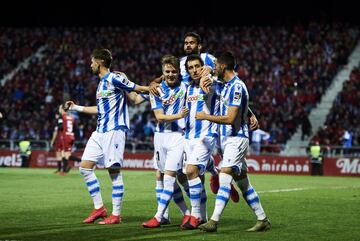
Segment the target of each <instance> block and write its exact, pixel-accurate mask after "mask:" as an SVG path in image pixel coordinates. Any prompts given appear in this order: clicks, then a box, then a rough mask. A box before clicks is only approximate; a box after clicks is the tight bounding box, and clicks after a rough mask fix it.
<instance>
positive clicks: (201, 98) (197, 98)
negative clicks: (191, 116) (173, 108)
mask: <svg viewBox="0 0 360 241" xmlns="http://www.w3.org/2000/svg"><path fill="white" fill-rule="evenodd" d="M207 98H208V95H203V94H198V95H191V96H189V97H188V98H187V101H189V102H194V101H206V100H207Z"/></svg>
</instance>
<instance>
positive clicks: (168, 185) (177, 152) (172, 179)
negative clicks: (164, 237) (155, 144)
mask: <svg viewBox="0 0 360 241" xmlns="http://www.w3.org/2000/svg"><path fill="white" fill-rule="evenodd" d="M157 137H160V139H161V143H162V148H161V149H160V152H161V153H157V154H158V155H159V158H160V159H161V158H163V159H165V163H159V166H164V169H165V174H164V178H163V180H164V188H163V190H162V192H161V195H160V200H159V202H158V208H157V212H156V214H155V216H154V218H152V219H150V220H149V221H148V222H145V223H143V227H146V228H155V227H159V226H160V224H161V220H162V219H163V218H164V213H165V211H166V209H168V205H169V203H170V200H171V198H172V197H173V194H174V190H175V183H176V173H177V171H178V170H179V169H180V168H181V163H182V156H183V143H184V138H183V135H182V133H177V132H175V133H158V134H157ZM169 140H171V141H169Z"/></svg>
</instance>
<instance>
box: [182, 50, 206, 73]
mask: <svg viewBox="0 0 360 241" xmlns="http://www.w3.org/2000/svg"><path fill="white" fill-rule="evenodd" d="M194 60H199V61H200V64H201V66H204V61H203V60H202V58H201V57H200V56H199V55H197V54H191V55H189V56H188V57H187V58H186V61H185V69H186V72H189V70H188V62H189V61H194Z"/></svg>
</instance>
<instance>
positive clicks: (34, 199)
mask: <svg viewBox="0 0 360 241" xmlns="http://www.w3.org/2000/svg"><path fill="white" fill-rule="evenodd" d="M53 171H54V170H52V169H20V168H0V204H1V206H0V240H23V241H27V240H37V241H38V240H60V241H66V240H74V241H81V240H84V241H92V240H106V241H112V240H224V241H225V240H360V178H357V177H310V176H285V175H251V174H250V180H251V182H252V184H253V186H254V187H255V189H256V190H257V191H258V192H259V195H260V199H261V201H262V204H263V207H264V209H265V211H266V213H267V215H268V217H269V219H270V221H271V224H272V229H271V230H270V231H269V232H265V233H247V232H245V229H247V228H249V227H251V226H252V225H254V223H255V221H256V218H255V216H254V215H253V213H252V212H251V210H250V208H249V207H248V206H247V205H246V203H245V202H244V200H243V199H242V198H241V199H240V202H239V203H233V202H231V201H229V203H228V205H227V207H226V209H225V211H224V213H223V215H222V217H221V220H220V224H219V226H218V232H217V233H203V232H201V231H199V230H192V231H182V230H180V228H179V224H180V222H181V215H180V211H179V210H178V209H177V207H176V206H175V205H174V203H171V205H170V216H171V221H172V224H171V225H167V226H163V227H161V228H157V229H144V228H142V226H141V223H142V222H144V221H146V220H148V219H149V218H151V217H152V216H153V215H154V214H155V211H156V199H155V180H154V177H155V175H154V172H152V171H124V174H123V175H124V187H125V194H124V200H123V206H122V216H123V223H122V224H119V225H106V226H103V225H97V224H90V225H84V224H82V223H81V221H82V220H83V219H84V218H85V217H86V216H87V215H88V214H89V212H90V211H91V210H92V208H93V206H92V202H91V198H90V195H89V194H88V192H87V189H86V186H85V183H84V181H83V179H82V177H81V175H80V174H79V172H78V170H71V172H70V174H69V175H68V176H65V177H63V176H58V175H55V174H53ZM96 174H97V176H98V178H99V181H100V185H101V190H102V196H103V199H104V202H105V206H106V207H107V209H108V211H110V212H111V208H112V206H111V182H110V178H109V177H108V174H107V172H106V171H104V170H96ZM207 175H208V174H207ZM208 179H209V176H207V183H206V188H207V189H208V215H209V217H210V216H211V214H212V211H213V207H214V198H215V196H214V194H212V193H211V192H210V191H209V185H208ZM279 190H282V191H281V192H279ZM186 200H187V203H189V201H188V199H187V198H186Z"/></svg>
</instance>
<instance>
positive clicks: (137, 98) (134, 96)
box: [126, 91, 148, 105]
mask: <svg viewBox="0 0 360 241" xmlns="http://www.w3.org/2000/svg"><path fill="white" fill-rule="evenodd" d="M126 95H127V97H128V98H129V100H131V101H132V102H133V103H134V105H140V104H141V103H144V102H145V101H147V100H148V98H146V97H145V95H143V94H138V93H136V92H135V91H133V92H130V93H126Z"/></svg>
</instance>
